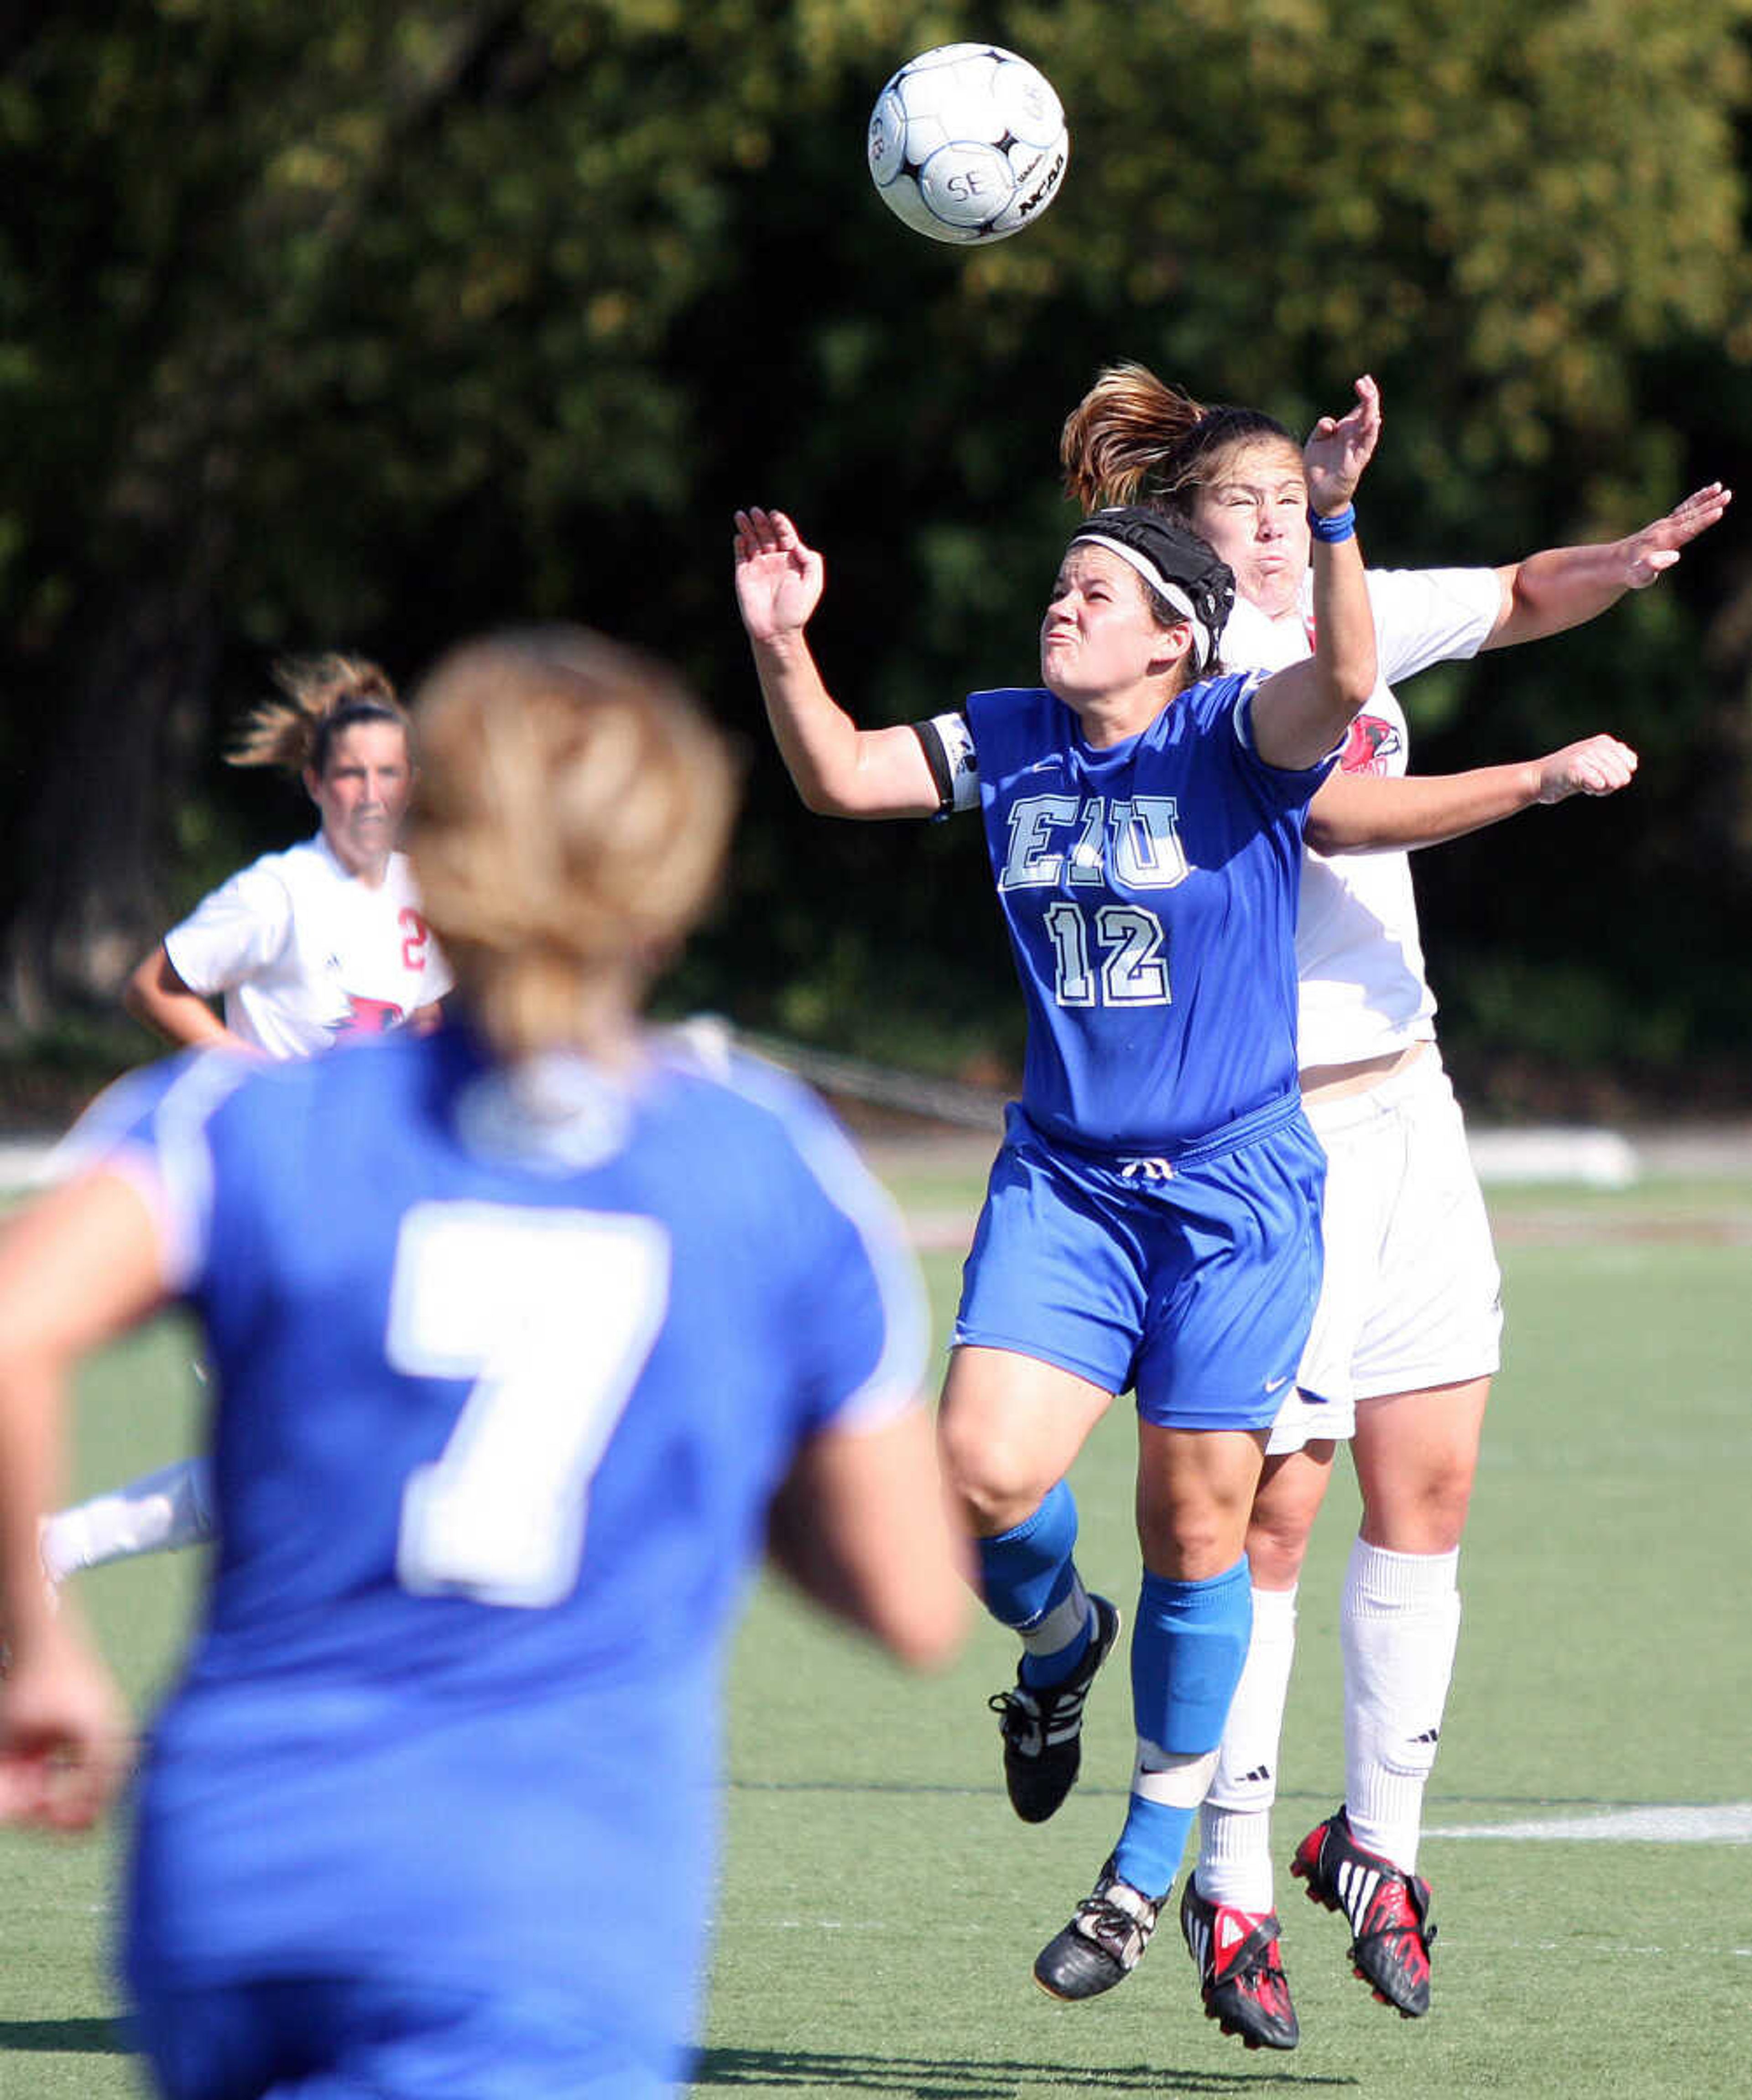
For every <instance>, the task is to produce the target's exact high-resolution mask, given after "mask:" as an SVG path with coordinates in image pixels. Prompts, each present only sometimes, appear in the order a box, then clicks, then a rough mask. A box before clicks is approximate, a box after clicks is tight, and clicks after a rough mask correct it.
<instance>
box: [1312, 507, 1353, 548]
mask: <svg viewBox="0 0 1752 2100" xmlns="http://www.w3.org/2000/svg"><path fill="white" fill-rule="evenodd" d="M1308 531H1309V532H1312V533H1313V536H1314V537H1315V538H1316V539H1317V540H1325V541H1326V544H1327V545H1328V546H1331V545H1334V544H1335V543H1336V542H1337V541H1338V540H1351V539H1354V538H1355V537H1356V535H1357V506H1356V505H1355V504H1354V503H1347V504H1346V505H1345V506H1344V509H1343V510H1335V511H1334V512H1333V514H1332V515H1331V517H1330V518H1322V516H1321V514H1320V513H1319V512H1318V511H1317V510H1315V508H1314V506H1313V504H1309V505H1308Z"/></svg>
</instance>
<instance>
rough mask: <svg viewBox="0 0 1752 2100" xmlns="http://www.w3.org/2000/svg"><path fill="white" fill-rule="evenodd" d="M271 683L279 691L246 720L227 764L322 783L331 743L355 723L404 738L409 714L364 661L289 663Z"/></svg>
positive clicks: (386, 680) (303, 659)
mask: <svg viewBox="0 0 1752 2100" xmlns="http://www.w3.org/2000/svg"><path fill="white" fill-rule="evenodd" d="M274 683H275V684H276V686H279V688H280V691H279V692H278V693H277V694H276V695H275V696H274V697H273V698H272V699H266V700H263V702H262V703H261V704H260V705H259V706H258V707H256V708H254V709H252V710H251V712H249V714H248V715H247V716H246V717H245V719H244V722H243V726H242V727H241V729H240V730H238V732H237V735H236V740H235V741H234V742H233V743H232V748H231V749H230V750H229V751H228V752H226V754H225V756H226V760H227V763H228V764H230V765H278V766H280V767H282V768H283V769H284V770H285V771H286V772H288V773H293V774H303V773H307V772H309V773H315V774H317V775H318V776H319V777H320V776H321V774H323V773H324V772H325V771H326V770H327V767H328V762H329V749H330V747H331V746H332V744H333V741H334V739H335V737H336V736H337V735H338V734H339V733H340V732H341V731H342V730H346V729H351V728H352V727H353V726H354V725H355V723H356V722H373V721H386V722H394V723H395V724H397V725H398V726H399V728H400V730H401V731H402V734H403V735H404V736H407V735H408V730H409V724H408V711H407V709H406V708H404V707H403V705H402V704H401V702H400V701H399V699H396V697H395V686H393V685H392V684H391V681H390V677H389V673H387V672H386V671H385V670H383V669H382V668H381V667H380V666H379V665H377V664H373V663H371V662H369V661H368V660H367V659H366V658H364V657H363V656H338V655H327V656H299V657H289V658H288V659H287V660H285V662H283V663H280V664H276V665H275V666H274ZM409 745H410V748H411V747H412V738H411V737H409Z"/></svg>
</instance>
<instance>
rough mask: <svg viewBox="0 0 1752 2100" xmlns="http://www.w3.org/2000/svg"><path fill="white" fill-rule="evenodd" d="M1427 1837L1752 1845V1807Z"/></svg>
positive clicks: (1553, 1819)
mask: <svg viewBox="0 0 1752 2100" xmlns="http://www.w3.org/2000/svg"><path fill="white" fill-rule="evenodd" d="M1423 1835H1424V1836H1425V1837H1426V1838H1494V1839H1496V1840H1498V1841H1499V1842H1503V1843H1506V1844H1517V1843H1518V1844H1529V1843H1539V1842H1554V1843H1560V1844H1571V1845H1573V1844H1587V1843H1598V1844H1608V1845H1625V1844H1633V1845H1636V1844H1640V1845H1752V1801H1724V1802H1717V1803H1716V1804H1714V1806H1713V1807H1684V1806H1683V1805H1680V1806H1676V1807H1664V1806H1657V1805H1655V1804H1653V1803H1650V1804H1648V1805H1646V1806H1644V1807H1630V1808H1605V1809H1600V1810H1599V1811H1596V1812H1595V1813H1594V1814H1592V1815H1545V1816H1538V1817H1534V1818H1532V1819H1530V1820H1528V1821H1526V1822H1524V1823H1450V1824H1434V1825H1430V1826H1428V1827H1426V1829H1425V1830H1424V1833H1423Z"/></svg>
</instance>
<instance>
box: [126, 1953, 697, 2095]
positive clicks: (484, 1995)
mask: <svg viewBox="0 0 1752 2100" xmlns="http://www.w3.org/2000/svg"><path fill="white" fill-rule="evenodd" d="M129 2027H130V2033H129V2040H130V2043H131V2044H132V2045H134V2046H135V2048H136V2049H139V2051H140V2053H141V2054H143V2056H144V2057H145V2058H146V2059H147V2061H148V2063H149V2064H150V2065H151V2067H152V2074H153V2078H154V2081H155V2084H156V2086H157V2090H158V2092H159V2093H161V2094H162V2095H164V2096H165V2100H558V2096H560V2095H562V2094H563V2095H564V2096H565V2100H670V2096H673V2094H674V2093H677V2092H678V2091H679V2090H680V2088H681V2085H682V2082H683V2081H684V2080H686V2076H687V2068H688V2064H687V2057H686V2053H685V2052H684V2051H682V2050H680V2049H664V2048H660V2047H659V2048H653V2047H651V2046H650V2045H640V2044H637V2043H632V2042H629V2040H627V2039H626V2038H625V2037H624V2036H617V2035H616V2034H614V2033H612V2032H608V2031H607V2030H605V2029H604V2028H602V2027H599V2026H598V2025H596V2024H594V2023H593V2022H592V2020H591V2018H590V2016H589V2009H588V2008H587V2007H585V2006H581V2005H577V2004H576V2003H573V2002H571V2001H570V2000H567V1999H562V1998H558V1997H556V1996H551V1995H544V1994H541V1993H534V1992H527V1993H526V1992H518V1991H516V1990H514V1989H513V1990H505V1991H493V1990H488V1989H483V1990H480V1991H458V1990H453V1989H450V1988H444V1987H442V1986H432V1987H429V1988H428V1987H422V1986H421V1985H418V1984H416V1983H410V1982H406V1981H403V1980H396V1979H364V1978H356V1977H355V1978H336V1979H321V1978H308V1979H303V1978H284V1979H271V1980H264V1981H261V1982H254V1983H251V1982H242V1983H221V1984H216V1985H214V1987H212V1988H209V1989H205V1990H197V1989H192V1988H171V1989H162V1988H150V1989H146V1990H143V1991H141V1992H139V1993H138V1994H137V1997H136V2002H135V2010H134V2013H133V2015H132V2017H131V2018H130V2022H129Z"/></svg>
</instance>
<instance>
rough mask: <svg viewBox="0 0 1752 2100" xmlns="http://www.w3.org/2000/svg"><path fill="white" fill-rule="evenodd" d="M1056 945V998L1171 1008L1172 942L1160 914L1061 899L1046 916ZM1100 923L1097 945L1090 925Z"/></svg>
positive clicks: (1063, 1001) (1077, 1002)
mask: <svg viewBox="0 0 1752 2100" xmlns="http://www.w3.org/2000/svg"><path fill="white" fill-rule="evenodd" d="M1042 916H1043V919H1044V923H1045V925H1046V930H1047V933H1048V937H1049V938H1050V940H1051V941H1052V943H1053V997H1054V998H1055V999H1057V1002H1058V1004H1060V1005H1061V1006H1168V1005H1171V1004H1172V1002H1173V995H1172V993H1171V992H1170V990H1169V989H1168V965H1167V958H1166V957H1165V956H1164V955H1163V952H1162V950H1163V942H1165V941H1166V940H1167V932H1166V930H1165V929H1164V928H1163V924H1162V921H1161V920H1159V919H1158V917H1157V916H1156V915H1155V913H1154V911H1145V909H1144V907H1142V906H1141V905H1139V904H1101V905H1097V907H1095V909H1094V910H1093V911H1088V910H1086V909H1085V908H1084V907H1083V905H1081V904H1079V903H1076V902H1073V901H1072V900H1071V899H1070V898H1064V897H1060V898H1054V900H1053V902H1052V903H1050V904H1049V905H1048V907H1046V910H1045V911H1044V914H1043V915H1042ZM1091 920H1093V921H1094V924H1093V928H1092V929H1091V925H1090V921H1091ZM1091 931H1092V932H1093V936H1094V938H1093V940H1092V941H1091V938H1090V935H1091Z"/></svg>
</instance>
